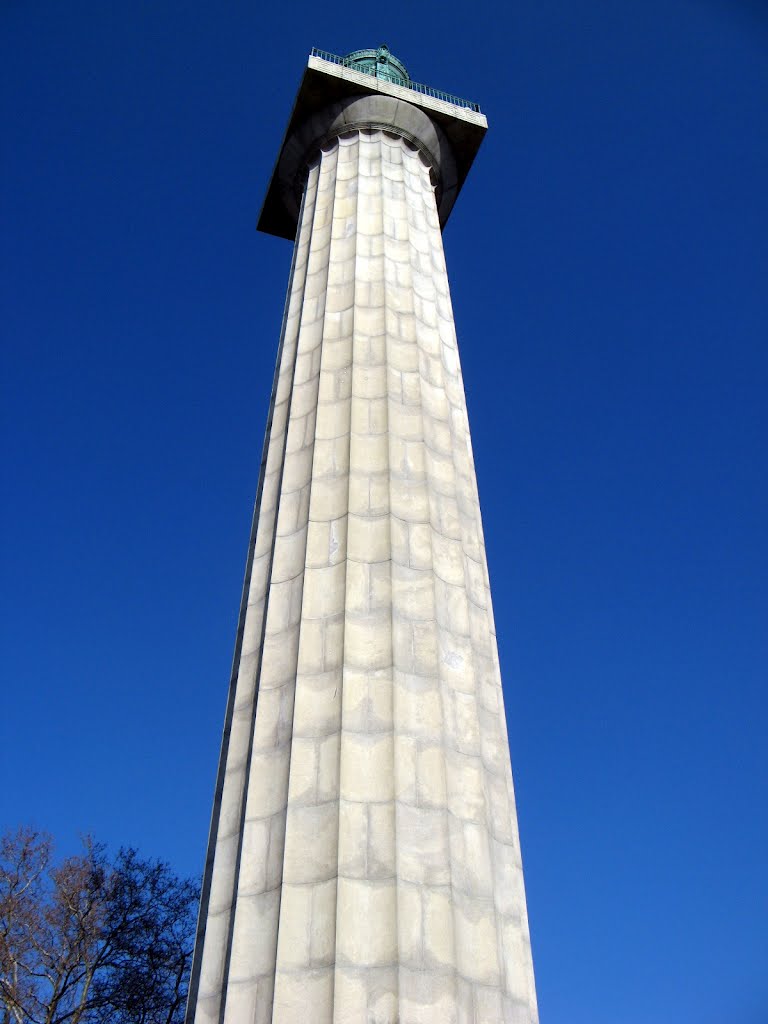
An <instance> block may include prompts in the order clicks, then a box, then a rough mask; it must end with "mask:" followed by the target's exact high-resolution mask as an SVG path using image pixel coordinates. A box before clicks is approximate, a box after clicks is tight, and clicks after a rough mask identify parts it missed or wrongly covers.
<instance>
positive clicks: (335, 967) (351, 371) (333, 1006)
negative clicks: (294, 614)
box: [328, 135, 362, 1022]
mask: <svg viewBox="0 0 768 1024" xmlns="http://www.w3.org/2000/svg"><path fill="white" fill-rule="evenodd" d="M361 148H362V139H361V136H360V135H358V144H357V155H358V174H359V163H360V156H361ZM359 238H360V182H359V178H358V187H357V194H356V198H355V221H354V239H353V242H352V249H353V256H352V260H353V277H352V281H353V289H354V291H355V294H354V295H353V301H352V318H351V324H350V331H351V333H350V337H349V368H348V375H349V422H348V428H347V431H346V439H347V450H346V456H347V500H346V509H345V511H344V521H345V533H344V550H343V560H344V578H343V604H344V609H343V626H342V634H341V678H340V684H339V691H340V692H339V695H338V697H339V701H338V703H339V708H338V718H337V721H336V727H337V736H338V752H337V757H336V785H337V788H336V829H337V832H336V881H335V893H334V908H333V964H332V968H331V970H332V976H331V993H330V1013H329V1015H328V1021H329V1022H332V1021H334V1020H336V1016H337V994H336V993H337V979H338V971H339V942H338V935H339V878H340V875H341V830H342V817H341V774H342V755H343V749H344V748H343V742H342V740H343V728H344V723H343V706H344V664H345V660H346V634H347V615H348V609H349V598H348V594H349V549H348V544H347V537H348V531H349V508H350V504H351V500H352V430H353V417H352V407H353V403H354V392H355V359H354V342H355V306H356V302H357V294H356V292H357V257H358V249H359ZM338 1002H341V1001H340V1000H339V1001H338Z"/></svg>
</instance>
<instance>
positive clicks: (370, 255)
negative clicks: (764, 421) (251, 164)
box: [187, 58, 538, 1024]
mask: <svg viewBox="0 0 768 1024" xmlns="http://www.w3.org/2000/svg"><path fill="white" fill-rule="evenodd" d="M313 60H315V64H316V66H315V71H318V68H317V64H318V63H319V64H321V65H322V64H325V63H326V62H325V61H317V59H316V58H313ZM311 68H312V61H310V69H311ZM331 68H332V70H329V69H326V68H323V67H320V68H319V73H320V74H322V75H327V76H328V77H329V78H335V79H336V81H341V80H342V79H341V78H340V77H339V76H340V75H341V74H342V73H344V74H346V76H347V77H346V78H344V79H343V81H344V82H345V83H347V84H349V83H351V84H352V85H353V86H355V87H356V90H357V94H356V95H353V96H346V97H345V96H342V97H340V98H339V97H338V96H337V97H336V98H335V102H332V103H330V104H328V105H326V106H325V107H318V108H317V109H315V110H314V112H312V113H311V114H310V115H309V116H308V117H306V118H305V119H303V120H302V121H301V122H300V123H299V124H298V125H296V126H295V127H294V130H293V131H291V132H289V136H288V138H287V141H286V144H285V146H284V148H283V151H282V156H281V159H280V162H279V164H278V168H277V170H276V175H275V179H274V180H273V190H277V192H278V193H279V195H280V202H281V203H282V209H287V210H288V211H289V212H290V211H292V210H294V209H295V213H296V216H297V234H296V242H295V249H294V258H293V265H292V268H291V277H290V284H289V291H288V301H287V305H286V311H285V317H284V323H283V331H282V338H281V341H280V350H279V355H278V365H277V372H276V377H275V383H274V388H273V395H272V406H271V412H270V418H269V425H268V429H267V437H266V442H265V448H264V456H263V461H262V469H261V478H260V482H259V491H258V497H257V505H256V513H255V517H254V527H253V533H252V537H251V545H250V550H249V558H248V565H247V570H246V580H245V588H244V596H243V604H242V608H241V617H240V628H239V632H238V641H237V647H236V652H235V661H234V666H233V678H232V685H231V688H230V697H229V705H228V709H227V717H226V723H225V731H224V740H223V745H222V754H221V762H220V769H219V779H218V785H217V791H216V799H215V805H214V813H213V820H212V825H211V840H210V845H209V853H208V860H207V865H206V874H205V879H204V891H203V898H202V902H201V913H200V921H199V929H198V938H197V946H196V952H195V964H194V968H193V977H192V983H191V989H190V999H189V1007H188V1014H187V1021H188V1024H267V1022H273V1024H292V1022H297V1024H298V1022H300V1024H309V1022H312V1024H331V1022H334V1024H341V1022H344V1024H347V1022H348V1024H367V1022H376V1024H395V1022H399V1024H416V1022H425V1024H449V1022H456V1024H459V1022H467V1024H469V1022H473V1024H482V1022H489V1024H490V1022H502V1021H504V1022H514V1024H535V1022H536V1021H537V1019H538V1018H537V1012H536V997H535V990H534V981H533V969H532V962H531V953H530V942H529V935H528V924H527V917H526V908H525V894H524V888H523V876H522V868H521V860H520V847H519V840H518V833H517V822H516V813H515V802H514V794H513V787H512V773H511V768H510V758H509V748H508V743H507V732H506V724H505V717H504V706H503V698H502V690H501V680H500V676H499V664H498V654H497V648H496V639H495V630H494V622H493V612H492V609H491V600H490V591H489V584H488V570H487V566H486V558H485V549H484V544H483V533H482V524H481V518H480V507H479V503H478V496H477V485H476V480H475V471H474V465H473V458H472V448H471V444H470V438H469V428H468V423H467V412H466V401H465V396H464V387H463V383H462V377H461V369H460V365H459V356H458V350H457V345H456V334H455V330H454V322H453V314H452V310H451V300H450V293H449V288H448V279H447V275H446V268H445V259H444V255H443V246H442V237H441V213H442V216H443V219H444V217H445V216H447V211H449V210H450V204H452V202H453V199H454V198H455V194H456V192H457V191H458V185H459V183H460V177H461V168H460V163H457V161H456V159H455V143H454V145H453V146H452V145H451V142H450V140H449V139H448V137H447V135H446V133H445V132H444V131H443V129H442V128H441V127H440V125H439V124H438V122H437V121H436V120H435V119H433V118H431V117H430V116H429V107H428V104H426V103H425V102H423V101H422V98H421V97H420V96H418V95H415V96H413V97H411V96H410V95H408V99H407V101H406V100H405V99H404V98H403V96H402V95H401V94H406V95H407V94H408V93H409V92H410V91H411V90H410V88H409V86H408V84H407V83H406V84H399V83H395V84H392V82H391V81H388V80H386V79H384V80H379V79H377V78H375V77H372V76H371V75H370V74H367V73H366V72H360V71H355V70H354V69H352V70H350V69H349V68H342V69H337V68H335V66H333V65H331ZM358 79H360V80H361V81H358ZM321 82H322V80H321ZM361 86H362V88H361ZM345 87H346V86H345ZM316 91H317V90H315V92H316ZM360 93H362V95H361V94H360ZM412 99H415V100H416V102H417V103H419V104H420V106H417V105H415V104H414V103H413V102H411V100H412ZM435 102H440V103H442V104H443V105H444V106H445V105H447V104H445V103H444V101H435ZM450 113H451V116H454V117H457V116H458V117H461V116H462V115H461V114H458V115H457V114H456V113H454V112H450ZM463 116H466V115H463ZM475 117H476V118H480V119H482V115H479V114H477V115H475ZM294 120H296V118H294ZM482 121H483V124H482V125H481V127H483V126H484V119H482ZM457 168H458V169H457ZM441 204H442V205H441ZM267 212H268V211H267Z"/></svg>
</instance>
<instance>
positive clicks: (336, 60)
mask: <svg viewBox="0 0 768 1024" xmlns="http://www.w3.org/2000/svg"><path fill="white" fill-rule="evenodd" d="M310 56H311V57H319V58H320V59H321V60H327V61H329V62H330V63H331V64H339V65H341V67H343V68H351V69H352V70H353V71H359V72H360V73H361V74H364V75H371V76H372V77H373V78H378V79H380V80H381V81H384V82H386V81H389V82H392V83H393V85H400V86H402V87H403V88H404V89H413V91H414V92H420V93H422V95H424V96H432V97H433V98H434V99H436V100H443V101H444V102H445V103H452V104H453V105H454V106H455V107H464V109H465V110H474V111H476V112H477V113H478V114H479V113H480V105H479V104H478V103H472V101H471V100H464V99H462V98H461V96H453V95H452V94H451V93H449V92H443V91H442V90H441V89H433V88H432V86H431V85H422V83H421V82H411V81H410V80H409V81H407V82H405V81H403V79H402V78H400V77H399V76H397V75H394V74H393V75H392V76H391V77H390V76H388V75H386V74H382V73H381V72H380V73H379V74H377V73H376V71H375V70H373V69H371V70H369V69H368V68H365V67H361V66H360V65H359V64H357V63H355V62H354V61H351V60H347V58H346V57H339V55H338V54H336V53H328V52H327V51H326V50H318V49H317V47H316V46H313V47H312V51H311V53H310Z"/></svg>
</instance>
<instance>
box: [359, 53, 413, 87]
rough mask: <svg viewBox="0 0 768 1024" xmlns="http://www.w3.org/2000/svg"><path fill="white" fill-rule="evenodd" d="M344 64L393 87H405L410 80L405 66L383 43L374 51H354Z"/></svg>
mask: <svg viewBox="0 0 768 1024" xmlns="http://www.w3.org/2000/svg"><path fill="white" fill-rule="evenodd" d="M344 63H345V64H346V66H347V67H350V68H353V69H354V70H355V71H363V72H365V74H367V75H375V76H376V78H382V79H384V80H385V81H387V82H393V83H394V84H395V85H407V84H408V83H409V82H410V80H411V78H410V75H409V74H408V72H407V71H406V69H405V64H403V63H402V61H399V60H398V59H397V57H395V56H394V54H392V53H390V52H389V47H388V46H387V45H386V44H385V43H382V44H381V46H380V47H379V48H378V49H376V50H354V51H353V52H352V53H348V54H347V55H346V57H345V58H344Z"/></svg>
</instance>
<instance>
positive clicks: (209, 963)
mask: <svg viewBox="0 0 768 1024" xmlns="http://www.w3.org/2000/svg"><path fill="white" fill-rule="evenodd" d="M313 199H314V193H313V191H312V189H311V188H309V187H308V189H307V191H306V193H305V196H304V198H303V200H302V229H301V231H300V233H299V236H298V238H297V244H296V246H295V249H294V255H293V260H292V267H291V277H290V279H289V285H288V289H287V295H286V304H285V311H284V316H283V324H282V330H281V338H280V344H279V348H278V360H277V364H276V367H275V382H274V385H273V393H272V400H271V403H270V412H269V419H268V423H267V430H266V433H265V439H264V452H263V455H262V462H261V469H260V474H259V486H258V490H257V497H256V505H255V509H254V524H253V527H252V535H251V539H252V548H251V550H250V554H249V566H248V570H247V572H246V580H245V583H244V591H243V601H242V605H241V613H240V622H239V625H238V636H237V640H236V645H235V652H234V657H233V664H232V681H231V683H230V697H229V701H228V709H227V717H226V719H225V729H224V737H223V739H222V750H221V757H220V764H219V779H218V781H217V794H216V798H215V800H214V811H213V815H212V824H211V839H210V842H209V853H208V858H209V861H210V863H209V864H208V865H207V867H206V878H205V882H204V889H203V894H202V898H201V905H200V921H199V923H198V939H197V942H196V961H197V966H196V970H195V972H194V973H193V978H192V982H191V984H190V993H191V995H190V999H189V1003H188V1015H189V1016H191V1017H194V1019H195V1020H196V1022H197V1024H203V1022H213V1021H215V1020H217V1019H218V1018H219V1015H220V1008H221V1006H222V1003H223V999H222V993H223V988H224V984H225V977H226V959H227V957H226V949H227V946H228V938H227V936H228V934H229V930H230V922H231V918H232V916H233V914H234V901H235V888H236V878H237V876H236V859H235V857H234V856H231V855H229V854H228V851H227V850H226V847H227V846H228V845H229V846H231V843H232V840H233V839H236V838H238V837H239V833H238V832H237V831H236V832H234V833H232V834H231V835H230V833H229V832H228V831H227V829H226V824H225V823H226V822H227V821H229V820H230V819H235V820H239V817H240V808H241V805H242V801H243V800H244V793H245V786H246V771H245V763H246V760H247V755H248V747H247V745H246V749H245V750H244V751H243V750H242V749H239V748H238V743H237V726H238V724H239V725H240V730H239V731H240V733H242V732H243V727H245V733H246V735H247V736H250V731H251V722H252V720H253V716H254V714H255V705H256V693H257V687H256V674H257V670H258V664H257V663H256V664H253V665H252V666H251V664H250V661H247V662H246V664H245V665H244V664H243V662H244V661H245V654H244V651H245V646H246V642H247V637H248V634H249V630H250V629H251V620H252V619H253V617H254V611H253V608H252V606H251V600H250V598H251V594H252V593H253V590H254V588H255V586H256V584H257V581H258V580H259V579H260V578H261V577H264V578H265V579H266V578H267V577H268V568H266V569H265V570H264V571H262V572H261V573H260V572H259V571H258V570H259V567H260V566H259V555H258V549H259V542H260V538H261V537H262V536H263V534H264V532H265V531H266V532H267V533H269V532H270V531H273V530H274V526H275V519H276V513H275V515H271V514H270V512H271V510H270V507H269V493H268V486H267V485H268V483H269V480H270V476H271V475H273V474H274V473H275V472H277V471H279V467H280V463H281V461H282V453H281V452H280V454H276V452H275V441H276V439H277V438H278V437H279V435H280V434H281V432H283V423H282V422H281V419H280V416H279V410H280V405H281V401H280V389H281V382H282V381H283V379H284V378H285V375H286V373H288V374H292V367H293V363H294V362H295V344H294V343H293V342H292V341H291V337H292V334H293V329H292V319H294V318H296V317H297V316H298V315H300V305H301V304H300V294H301V291H302V290H303V281H302V274H303V271H305V269H306V261H305V260H304V261H303V262H302V260H300V258H299V257H300V255H301V253H302V249H303V248H305V247H306V248H308V237H307V236H308V234H309V232H310V231H311V227H308V222H309V221H311V215H309V214H307V213H306V209H307V207H310V208H311V206H312V202H313ZM297 305H298V307H299V308H298V310H297V308H296V307H297ZM289 400H290V388H289V390H288V394H287V395H286V396H284V397H283V399H282V401H283V402H284V403H285V402H288V401H289ZM275 461H277V463H278V465H277V467H275V466H274V463H275ZM270 467H271V468H270ZM265 496H266V499H267V500H266V502H265ZM261 611H262V608H261V607H259V608H257V610H256V614H257V615H258V614H259V613H260V612H261ZM243 689H245V691H246V692H245V693H242V692H241V691H242V690H243ZM246 713H247V716H246ZM246 717H247V719H248V720H247V721H246ZM233 731H234V733H235V735H234V736H233V735H232V733H233ZM245 738H246V737H245V736H242V737H241V740H242V741H244V740H245ZM240 746H241V747H242V742H241V744H240ZM237 758H239V759H240V760H241V761H242V770H240V768H236V765H237V761H236V759H237ZM233 762H235V764H233ZM233 802H234V804H235V806H234V808H231V809H228V808H229V805H230V804H232V803H233ZM214 823H215V825H214ZM232 824H233V825H234V821H233V822H232ZM214 827H215V828H216V842H215V844H214V832H213V829H214ZM231 827H232V825H230V828H231ZM222 830H223V835H222ZM211 846H213V850H211ZM225 854H227V856H224V855H225ZM222 890H224V892H225V893H226V892H228V893H229V897H228V899H226V898H225V902H226V908H225V909H222V910H221V911H220V912H218V913H217V912H216V907H217V905H220V904H221V905H222V907H224V904H223V903H222V896H219V897H218V900H217V892H218V893H221V891H222ZM225 915H226V917H225ZM216 918H219V921H216ZM212 922H213V923H215V924H217V925H218V927H215V928H211V924H212ZM222 927H223V928H224V932H222ZM201 933H202V934H201ZM203 936H204V937H203ZM211 975H213V977H211ZM206 983H207V985H208V991H206Z"/></svg>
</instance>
